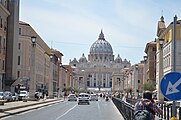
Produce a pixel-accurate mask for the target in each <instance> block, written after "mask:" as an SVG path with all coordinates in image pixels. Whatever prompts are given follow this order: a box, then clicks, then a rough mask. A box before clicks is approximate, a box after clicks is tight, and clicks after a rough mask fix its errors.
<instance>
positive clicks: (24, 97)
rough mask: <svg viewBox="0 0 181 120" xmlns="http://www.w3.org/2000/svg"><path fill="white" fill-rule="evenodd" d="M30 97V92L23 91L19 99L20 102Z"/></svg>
mask: <svg viewBox="0 0 181 120" xmlns="http://www.w3.org/2000/svg"><path fill="white" fill-rule="evenodd" d="M28 96H29V95H28V92H27V91H25V90H23V91H20V93H19V97H18V99H19V100H23V99H27V98H28Z"/></svg>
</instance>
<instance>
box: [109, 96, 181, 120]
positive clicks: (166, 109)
mask: <svg viewBox="0 0 181 120" xmlns="http://www.w3.org/2000/svg"><path fill="white" fill-rule="evenodd" d="M112 101H113V103H114V104H115V106H116V107H117V109H118V110H119V112H120V113H121V114H122V116H123V117H124V118H125V120H133V117H134V116H133V115H134V105H135V103H136V102H137V100H131V99H127V100H126V101H125V102H124V101H122V100H121V99H120V98H117V97H112ZM157 104H158V106H160V108H161V109H162V110H163V115H159V114H156V118H157V119H159V120H169V119H170V118H171V117H172V103H169V104H168V103H163V102H162V103H159V102H158V103H157ZM176 109H177V110H176V112H177V113H176V115H177V116H176V117H177V118H178V120H181V107H180V105H179V104H178V105H177V107H176Z"/></svg>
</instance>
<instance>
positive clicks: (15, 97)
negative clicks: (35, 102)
mask: <svg viewBox="0 0 181 120" xmlns="http://www.w3.org/2000/svg"><path fill="white" fill-rule="evenodd" d="M12 97H13V101H17V100H18V97H19V95H18V93H16V92H14V93H13V94H12Z"/></svg>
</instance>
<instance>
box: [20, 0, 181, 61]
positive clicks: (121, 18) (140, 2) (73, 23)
mask: <svg viewBox="0 0 181 120" xmlns="http://www.w3.org/2000/svg"><path fill="white" fill-rule="evenodd" d="M180 5H181V1H180V0H20V20H21V21H24V22H27V23H29V24H30V25H31V26H32V27H33V28H34V30H35V31H36V32H37V33H38V34H39V35H40V37H41V38H42V39H43V40H44V41H45V42H46V43H47V44H48V45H49V47H51V46H52V47H53V48H54V49H56V50H59V51H60V52H62V53H63V54H64V57H63V64H68V63H69V60H70V59H71V60H73V59H74V58H77V60H78V59H79V58H80V57H81V56H82V54H83V53H84V54H85V56H86V57H87V55H88V54H89V50H90V47H91V45H92V44H93V43H94V42H95V41H96V40H97V39H98V36H99V34H100V31H101V29H103V33H104V36H105V39H106V40H107V41H108V42H109V43H110V44H111V46H112V48H113V54H114V55H115V57H117V55H118V54H120V57H121V58H122V59H127V60H130V61H131V64H136V63H139V62H140V61H141V60H142V59H143V56H144V55H145V53H144V49H145V46H146V43H147V42H151V41H154V39H155V38H156V31H157V22H158V20H160V17H161V16H162V15H163V16H164V18H165V22H166V26H168V25H169V24H170V23H171V22H172V21H173V17H174V16H175V15H177V17H178V19H181V7H180ZM87 58H88V57H87Z"/></svg>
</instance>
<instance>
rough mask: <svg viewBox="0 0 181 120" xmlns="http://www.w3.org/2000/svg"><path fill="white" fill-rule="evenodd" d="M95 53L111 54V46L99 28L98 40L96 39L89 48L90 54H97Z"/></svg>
mask: <svg viewBox="0 0 181 120" xmlns="http://www.w3.org/2000/svg"><path fill="white" fill-rule="evenodd" d="M97 53H98V54H99V53H106V54H107V53H111V54H113V50H112V47H111V45H110V43H109V42H107V41H106V40H105V38H104V34H103V32H102V30H101V33H100V35H99V38H98V40H96V41H95V42H94V43H93V44H92V46H91V48H90V54H97Z"/></svg>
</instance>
